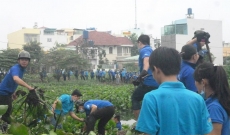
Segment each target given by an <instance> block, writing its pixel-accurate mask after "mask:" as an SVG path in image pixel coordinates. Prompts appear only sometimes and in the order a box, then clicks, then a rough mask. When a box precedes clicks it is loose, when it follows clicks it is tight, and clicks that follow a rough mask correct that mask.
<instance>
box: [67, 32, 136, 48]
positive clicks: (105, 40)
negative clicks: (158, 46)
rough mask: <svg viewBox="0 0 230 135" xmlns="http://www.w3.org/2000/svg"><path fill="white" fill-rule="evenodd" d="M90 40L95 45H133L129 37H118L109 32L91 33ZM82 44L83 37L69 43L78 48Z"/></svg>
mask: <svg viewBox="0 0 230 135" xmlns="http://www.w3.org/2000/svg"><path fill="white" fill-rule="evenodd" d="M88 40H93V41H94V45H98V46H100V45H133V44H132V42H131V40H129V39H128V38H127V37H116V36H113V35H111V34H109V33H107V32H98V31H89V38H88ZM81 42H82V36H80V37H78V38H77V39H75V40H74V41H72V42H70V43H69V46H72V45H74V46H76V45H79V44H80V43H81Z"/></svg>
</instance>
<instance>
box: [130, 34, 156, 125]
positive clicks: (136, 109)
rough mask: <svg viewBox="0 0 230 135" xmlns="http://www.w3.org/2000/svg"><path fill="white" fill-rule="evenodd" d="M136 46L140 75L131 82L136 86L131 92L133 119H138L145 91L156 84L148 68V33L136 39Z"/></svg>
mask: <svg viewBox="0 0 230 135" xmlns="http://www.w3.org/2000/svg"><path fill="white" fill-rule="evenodd" d="M137 42H138V48H139V52H140V54H139V60H138V62H139V69H140V75H139V77H138V78H137V80H136V81H134V82H133V84H134V85H135V86H136V85H138V87H137V88H136V89H135V90H134V92H133V94H132V97H131V98H132V109H133V113H134V116H135V119H136V120H137V119H138V116H139V113H140V109H141V103H140V102H141V101H142V100H143V97H144V95H145V94H146V93H148V92H150V91H151V90H154V89H157V88H158V84H157V82H156V81H155V80H154V78H153V76H152V72H151V70H150V68H149V56H150V55H151V53H152V52H153V50H152V48H151V47H150V38H149V36H148V35H141V36H140V37H139V38H138V40H137Z"/></svg>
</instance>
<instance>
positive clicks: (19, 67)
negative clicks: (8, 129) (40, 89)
mask: <svg viewBox="0 0 230 135" xmlns="http://www.w3.org/2000/svg"><path fill="white" fill-rule="evenodd" d="M29 62H30V53H29V52H27V51H22V52H20V53H19V54H18V64H16V65H14V66H12V67H11V68H10V70H9V71H8V72H7V74H6V76H5V77H4V79H3V80H2V82H1V84H0V105H8V109H7V111H6V113H5V114H3V115H2V118H1V119H2V120H3V121H4V122H6V123H8V124H10V115H11V112H12V98H13V99H16V98H17V96H16V94H15V90H16V89H17V87H18V85H21V86H23V87H25V88H27V89H28V90H29V91H30V92H34V88H33V87H31V86H30V85H28V84H27V83H26V82H24V81H23V80H22V78H23V75H24V73H25V69H26V67H27V66H28V64H29Z"/></svg>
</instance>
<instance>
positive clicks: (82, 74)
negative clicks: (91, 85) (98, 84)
mask: <svg viewBox="0 0 230 135" xmlns="http://www.w3.org/2000/svg"><path fill="white" fill-rule="evenodd" d="M81 80H85V74H84V70H81Z"/></svg>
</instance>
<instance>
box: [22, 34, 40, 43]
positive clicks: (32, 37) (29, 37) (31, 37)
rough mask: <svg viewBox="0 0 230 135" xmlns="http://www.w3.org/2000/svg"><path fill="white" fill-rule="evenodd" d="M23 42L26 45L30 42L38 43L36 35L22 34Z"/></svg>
mask: <svg viewBox="0 0 230 135" xmlns="http://www.w3.org/2000/svg"><path fill="white" fill-rule="evenodd" d="M24 41H25V42H26V43H28V42H30V41H38V35H36V34H24Z"/></svg>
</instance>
